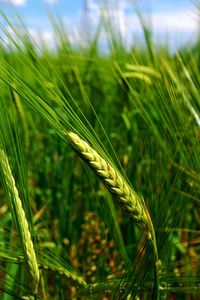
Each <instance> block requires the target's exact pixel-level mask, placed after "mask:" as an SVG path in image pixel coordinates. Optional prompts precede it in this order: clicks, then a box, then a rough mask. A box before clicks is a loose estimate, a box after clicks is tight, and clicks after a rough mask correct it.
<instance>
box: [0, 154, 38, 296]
mask: <svg viewBox="0 0 200 300" xmlns="http://www.w3.org/2000/svg"><path fill="white" fill-rule="evenodd" d="M0 166H1V169H2V174H3V180H4V182H5V185H6V190H7V191H8V194H9V198H10V199H12V200H11V201H12V203H11V206H12V209H13V210H14V212H15V215H16V218H17V221H18V225H19V226H18V227H19V228H18V229H19V234H20V236H21V240H22V244H23V251H24V257H25V259H26V263H27V271H28V273H29V274H30V288H31V291H32V293H33V294H36V293H37V287H38V283H39V269H38V264H37V260H36V255H35V251H34V247H33V242H32V239H31V234H30V231H29V226H28V222H27V219H26V216H25V212H24V209H23V207H22V202H21V200H20V197H19V193H18V190H17V188H16V184H15V179H14V177H13V175H12V171H11V168H10V165H9V162H8V158H7V156H6V154H5V153H4V151H3V150H0Z"/></svg>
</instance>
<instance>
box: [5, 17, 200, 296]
mask: <svg viewBox="0 0 200 300" xmlns="http://www.w3.org/2000/svg"><path fill="white" fill-rule="evenodd" d="M1 17H3V18H4V21H5V22H7V24H6V25H1V30H3V31H4V34H5V36H6V41H7V45H5V43H4V42H3V41H2V44H1V46H0V299H2V300H11V299H34V300H36V299H37V300H40V299H41V300H42V299H44V300H48V299H55V300H59V299H61V300H64V299H71V300H76V299H81V300H82V299H83V300H90V299H91V300H93V299H94V300H110V299H113V300H121V299H124V300H130V299H137V300H143V299H144V300H149V299H156V300H158V299H161V300H162V299H163V300H168V299H175V300H179V299H180V300H182V299H186V300H190V299H191V300H193V299H195V300H197V299H200V263H199V257H200V256H199V255H200V197H199V191H200V95H199V90H200V40H197V41H196V43H195V44H194V45H192V46H190V47H185V48H182V49H180V50H179V51H177V52H176V53H171V52H170V51H169V50H168V49H167V47H165V48H163V47H162V48H155V47H154V45H153V42H152V39H151V32H150V31H149V30H148V28H147V27H146V26H145V24H144V23H143V22H142V16H140V18H141V24H143V31H144V36H145V41H146V43H145V45H143V46H134V47H133V48H132V49H131V50H127V49H126V48H124V47H123V45H122V43H121V42H120V39H118V37H117V36H116V35H115V34H114V32H113V31H112V28H110V27H109V28H107V30H108V31H109V30H110V31H109V32H110V39H109V41H108V45H109V49H110V50H109V52H106V53H105V52H102V51H101V50H100V49H99V46H98V39H99V36H98V32H97V34H96V36H95V37H94V38H93V39H92V40H91V41H90V43H89V44H88V45H87V47H85V48H82V47H81V46H80V47H74V46H73V45H72V44H71V43H70V41H69V40H68V37H67V36H66V35H65V33H64V31H63V27H62V24H61V23H60V21H59V20H56V19H54V18H52V19H51V22H52V24H53V27H54V30H55V33H56V36H57V49H56V50H55V51H53V52H52V51H49V50H48V48H47V47H45V46H43V47H42V46H41V45H40V46H39V45H38V44H37V42H36V41H34V40H32V39H31V36H30V35H29V33H28V32H27V31H26V27H24V30H23V31H21V32H20V31H19V30H18V29H16V28H15V26H14V25H13V24H12V22H11V21H10V20H9V19H6V16H5V15H3V13H2V12H1ZM18 21H19V22H21V27H23V26H24V24H23V21H21V20H20V19H19V20H18ZM103 25H104V24H103ZM141 26H142V25H141ZM12 30H13V31H15V38H12V35H11V34H10V32H11V31H12ZM8 41H9V43H8Z"/></svg>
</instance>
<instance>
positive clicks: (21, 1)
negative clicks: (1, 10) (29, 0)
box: [0, 0, 26, 6]
mask: <svg viewBox="0 0 200 300" xmlns="http://www.w3.org/2000/svg"><path fill="white" fill-rule="evenodd" d="M0 2H3V3H5V4H9V2H10V3H12V4H13V5H16V6H22V5H24V4H25V3H26V0H10V1H9V0H1V1H0Z"/></svg>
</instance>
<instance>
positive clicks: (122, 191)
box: [65, 131, 153, 239]
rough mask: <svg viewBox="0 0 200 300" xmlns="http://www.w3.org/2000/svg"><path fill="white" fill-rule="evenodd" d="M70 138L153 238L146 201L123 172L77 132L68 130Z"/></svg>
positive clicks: (83, 156)
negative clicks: (128, 181)
mask: <svg viewBox="0 0 200 300" xmlns="http://www.w3.org/2000/svg"><path fill="white" fill-rule="evenodd" d="M65 134H66V135H67V137H68V139H69V140H70V142H71V143H72V145H73V147H74V148H75V149H76V152H78V154H79V156H81V158H82V159H83V160H84V161H86V162H87V163H88V164H89V166H90V167H91V168H92V170H93V171H94V172H95V173H96V174H97V175H98V176H99V177H100V178H101V180H102V181H103V183H104V185H105V186H106V187H107V189H108V190H109V191H110V192H111V194H112V195H113V196H114V197H115V198H116V199H117V200H118V201H119V203H120V204H121V205H122V206H123V208H124V209H125V210H126V211H127V213H128V215H129V216H130V218H131V219H133V221H134V222H136V223H137V225H138V226H139V227H140V228H141V229H143V230H144V232H145V233H146V235H147V237H148V238H149V239H151V238H152V229H153V227H152V226H153V225H152V222H151V218H150V216H149V213H148V210H147V208H146V206H145V203H144V201H143V200H142V199H141V198H140V197H139V196H138V195H137V194H136V192H135V191H134V190H133V189H132V188H131V186H130V185H129V184H128V183H127V182H126V180H125V179H124V178H123V177H122V176H121V174H120V173H119V172H118V171H117V170H115V169H114V168H113V167H112V166H111V164H110V163H108V162H107V161H106V160H105V159H103V158H102V157H101V156H100V155H99V154H98V153H97V151H95V150H94V149H93V148H92V147H91V146H90V145H89V144H88V143H87V142H85V141H84V140H82V139H81V138H80V137H79V136H78V135H77V134H75V133H73V132H70V131H69V132H68V131H66V132H65Z"/></svg>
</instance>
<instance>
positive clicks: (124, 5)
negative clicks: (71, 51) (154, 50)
mask: <svg viewBox="0 0 200 300" xmlns="http://www.w3.org/2000/svg"><path fill="white" fill-rule="evenodd" d="M10 2H11V3H12V5H13V6H15V7H16V8H17V11H18V12H19V13H20V15H22V16H23V20H25V22H26V25H27V27H28V29H29V31H30V32H31V34H32V35H33V37H34V38H35V39H41V37H42V39H43V40H44V41H46V43H47V44H48V47H50V48H52V49H54V47H55V37H54V33H53V30H52V26H51V24H50V22H49V18H48V14H47V12H52V13H54V14H56V15H58V16H59V17H60V18H62V22H63V24H64V27H65V30H66V31H67V33H68V38H69V40H70V41H71V42H72V43H74V44H77V43H78V44H82V45H84V44H85V43H87V40H88V37H89V36H90V37H91V38H92V35H94V34H95V32H96V29H97V26H98V24H99V22H100V19H101V18H104V19H106V18H110V17H111V20H112V22H113V24H114V28H115V30H116V31H119V33H120V35H121V38H122V40H123V43H124V45H125V46H126V47H127V48H130V47H131V46H132V45H134V43H143V42H144V38H143V32H142V28H141V24H140V22H139V19H138V16H137V14H136V9H135V8H136V7H137V9H138V10H139V11H140V13H142V15H143V17H144V18H145V20H146V22H147V24H148V26H149V28H151V30H152V32H153V40H154V42H155V44H156V45H162V46H166V45H167V46H168V47H169V49H170V50H171V51H172V52H174V51H176V50H177V49H178V48H180V47H181V46H183V45H185V44H191V43H194V41H195V40H196V37H197V35H198V33H199V12H198V1H196V2H195V1H191V0H176V1H174V0H141V1H131V0H130V1H129V0H120V1H119V0H111V1H104V0H76V1H68V0H49V1H48V0H46V1H39V0H12V1H10ZM0 4H1V7H2V8H3V9H4V11H5V12H6V13H7V14H8V15H9V12H10V8H9V6H10V5H9V1H8V0H1V1H0ZM99 43H100V47H101V49H102V50H107V46H106V32H104V30H102V32H101V38H100V41H99Z"/></svg>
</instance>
